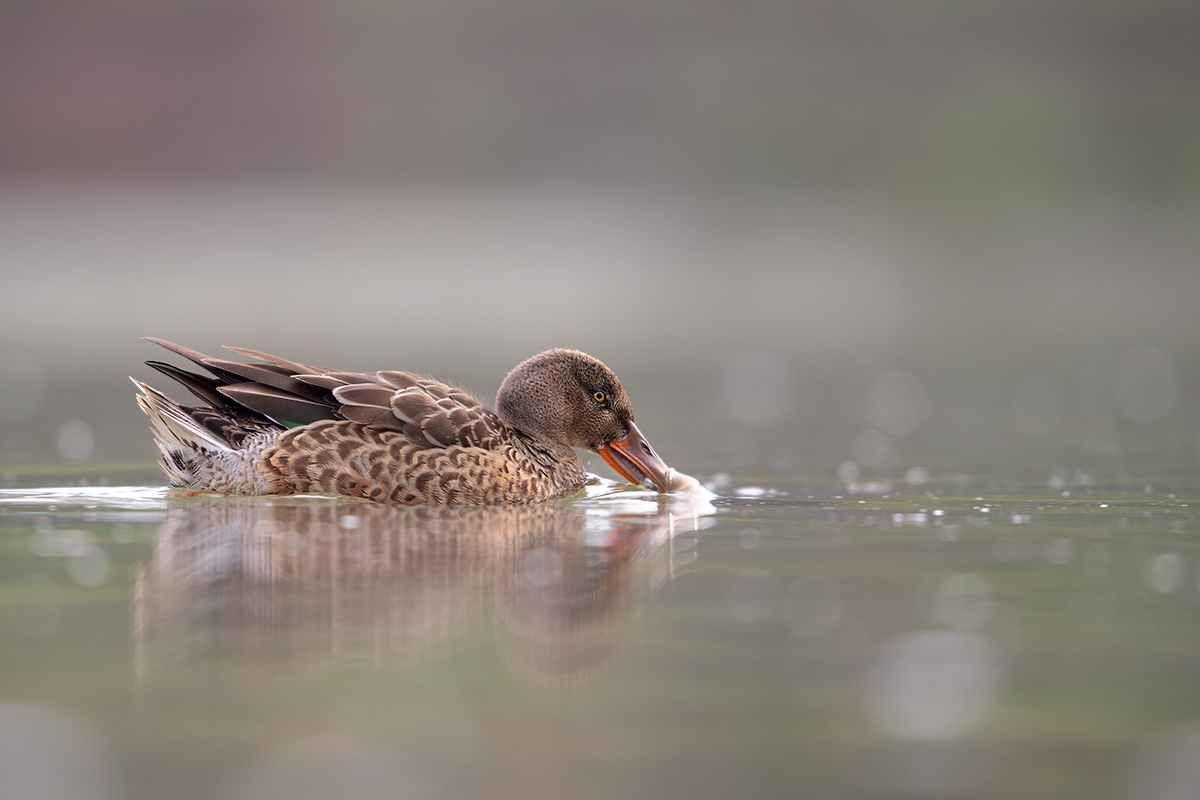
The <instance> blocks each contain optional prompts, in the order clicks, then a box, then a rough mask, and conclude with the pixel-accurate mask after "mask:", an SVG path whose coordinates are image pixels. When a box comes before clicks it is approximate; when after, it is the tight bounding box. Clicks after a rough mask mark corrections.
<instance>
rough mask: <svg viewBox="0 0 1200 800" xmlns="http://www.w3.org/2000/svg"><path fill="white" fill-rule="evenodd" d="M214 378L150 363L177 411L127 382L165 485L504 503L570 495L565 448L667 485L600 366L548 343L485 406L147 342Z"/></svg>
mask: <svg viewBox="0 0 1200 800" xmlns="http://www.w3.org/2000/svg"><path fill="white" fill-rule="evenodd" d="M150 341H152V342H154V343H156V344H159V345H161V346H163V347H165V348H167V349H168V350H171V351H172V352H174V353H176V354H178V355H181V356H183V357H184V358H187V359H189V360H190V361H192V362H193V363H195V364H197V365H199V366H201V367H203V368H204V369H205V370H207V371H208V372H209V373H211V375H212V377H209V376H208V375H201V374H197V373H193V372H189V371H186V370H183V369H180V368H178V367H175V366H173V365H170V364H166V363H162V362H157V361H148V362H146V363H147V364H148V365H150V366H152V367H154V368H155V369H157V370H159V371H160V372H162V373H164V374H166V375H168V376H170V377H171V378H173V379H175V380H177V381H179V382H180V383H181V384H183V385H184V386H185V387H187V388H188V389H189V390H190V391H191V392H192V393H193V394H194V395H196V396H197V397H199V398H200V399H201V400H203V401H204V403H205V405H204V406H196V407H191V406H184V405H181V404H180V403H177V402H176V401H174V400H172V399H171V398H169V397H167V396H166V395H164V394H163V393H161V392H159V391H157V390H156V389H153V388H152V387H150V386H148V385H146V384H145V383H142V382H140V381H137V380H134V383H135V385H137V387H138V389H139V395H138V397H137V400H138V405H139V406H140V407H141V408H142V410H143V411H144V412H145V413H146V414H147V415H148V416H149V417H150V420H151V426H152V429H153V431H154V435H155V441H156V443H157V444H158V447H159V450H160V451H161V452H162V456H163V459H162V467H163V470H164V471H165V472H166V474H167V477H168V480H169V481H170V483H171V484H172V485H173V486H177V487H182V488H189V489H195V490H199V491H215V492H227V493H233V494H253V495H264V494H307V493H326V494H339V495H346V496H350V497H361V498H364V499H367V500H373V501H376V502H383V503H400V504H407V505H414V504H426V503H428V504H437V505H516V504H526V503H536V502H542V501H546V500H552V499H555V498H558V497H562V496H563V495H566V494H569V493H570V492H572V491H574V490H576V489H578V488H579V487H580V486H582V485H583V483H584V482H585V481H586V480H587V474H586V472H585V470H584V468H583V464H582V462H580V460H579V458H578V456H576V455H575V452H574V450H573V448H575V447H579V448H581V449H587V450H591V451H593V452H597V453H599V454H600V455H601V456H603V457H604V458H605V460H606V461H608V462H609V463H610V464H611V465H613V467H614V468H616V469H617V471H618V472H620V473H621V474H622V475H624V476H625V477H626V478H627V479H629V480H630V481H631V482H634V483H641V482H643V481H647V482H652V483H654V484H655V485H656V486H657V487H658V488H659V490H660V491H667V490H669V485H670V478H669V477H668V473H669V470H668V469H667V467H666V465H665V464H663V463H662V462H661V461H660V460H659V459H658V457H657V455H655V454H654V452H653V450H652V449H651V448H650V446H649V444H648V443H647V442H646V441H645V440H644V439H643V438H642V436H641V433H640V432H639V431H638V429H637V426H636V425H634V423H633V413H632V410H631V408H630V405H629V401H628V398H627V397H626V395H625V392H624V390H623V389H622V388H621V385H620V382H619V381H618V380H617V378H616V376H615V375H614V374H613V373H612V372H611V371H610V370H609V369H608V368H607V367H605V366H604V365H603V364H602V363H601V362H600V361H598V360H596V359H594V358H592V357H591V356H588V355H586V354H584V353H580V352H579V351H575V350H550V351H546V352H545V353H541V354H539V355H537V356H534V357H533V358H530V359H528V360H526V361H524V362H522V363H521V364H519V365H518V366H517V367H516V368H514V369H513V370H512V372H510V373H509V375H508V377H507V378H505V381H504V384H503V385H502V386H501V388H500V392H499V394H498V395H497V409H498V410H497V411H493V410H492V409H491V408H489V407H488V406H486V405H485V404H483V403H482V402H480V401H479V400H477V399H476V398H474V397H472V396H471V395H470V394H468V393H467V392H465V391H463V390H461V389H457V388H455V387H452V386H449V385H447V384H444V383H441V382H439V381H435V380H431V379H428V378H422V377H420V376H418V375H415V374H413V373H410V372H397V371H381V372H375V373H351V372H341V371H338V370H333V369H328V368H325V367H312V366H306V365H303V364H298V363H296V362H292V361H287V360H285V359H281V358H278V357H275V356H271V355H268V354H266V353H260V352H258V351H254V350H245V349H242V348H229V349H230V350H232V351H234V352H236V353H238V354H240V355H243V356H247V357H250V358H255V359H259V363H249V364H247V363H241V362H235V361H227V360H223V359H218V358H213V357H211V356H207V355H204V354H203V353H199V352H197V351H194V350H190V349H188V348H185V347H182V346H180V345H176V344H173V343H171V342H166V341H163V340H160V339H150Z"/></svg>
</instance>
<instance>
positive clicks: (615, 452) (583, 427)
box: [496, 350, 672, 492]
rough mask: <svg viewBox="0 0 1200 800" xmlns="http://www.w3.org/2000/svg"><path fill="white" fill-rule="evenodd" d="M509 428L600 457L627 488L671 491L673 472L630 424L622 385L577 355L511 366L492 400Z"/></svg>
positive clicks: (554, 353)
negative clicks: (640, 486)
mask: <svg viewBox="0 0 1200 800" xmlns="http://www.w3.org/2000/svg"><path fill="white" fill-rule="evenodd" d="M496 412H497V413H498V414H499V415H500V418H501V419H502V420H504V422H506V423H507V424H509V425H512V426H513V427H515V428H518V429H520V430H522V431H524V432H525V433H528V434H531V435H533V436H535V437H539V438H543V439H548V440H550V441H551V442H555V443H557V444H564V445H567V446H568V447H577V448H579V449H581V450H590V451H591V452H593V453H598V454H599V455H600V456H601V457H602V458H603V459H604V460H605V461H607V462H608V464H609V466H611V467H612V468H613V469H615V470H616V471H617V472H618V473H620V474H621V475H622V476H623V477H624V478H625V479H626V480H628V481H630V482H631V483H639V484H640V483H644V482H645V481H647V480H649V481H650V482H652V483H653V484H654V486H655V487H656V488H657V489H658V490H659V491H660V492H669V491H671V487H672V481H671V478H670V473H671V470H670V469H669V468H668V467H667V465H666V464H664V463H663V462H662V459H660V458H659V457H658V456H657V455H656V454H655V452H654V449H653V448H651V447H650V443H649V442H647V441H646V440H645V438H644V437H643V436H642V434H641V431H639V430H638V429H637V425H634V424H633V408H632V407H631V406H630V404H629V398H628V397H627V396H626V394H625V390H624V389H622V388H621V382H620V381H619V380H617V376H616V375H614V374H613V371H612V370H610V369H609V368H608V367H606V366H604V364H603V363H601V362H600V361H599V360H597V359H595V358H592V357H591V356H589V355H587V354H586V353H581V352H579V351H578V350H547V351H546V352H544V353H539V354H538V355H536V356H534V357H533V358H530V359H526V360H525V361H522V362H521V363H520V364H518V365H517V366H515V367H514V368H513V370H512V372H510V373H508V377H506V378H505V379H504V383H503V384H501V385H500V391H499V393H498V394H497V395H496Z"/></svg>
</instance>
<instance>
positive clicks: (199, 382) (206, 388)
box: [144, 361, 234, 408]
mask: <svg viewBox="0 0 1200 800" xmlns="http://www.w3.org/2000/svg"><path fill="white" fill-rule="evenodd" d="M144 363H145V364H146V366H148V367H153V368H154V369H156V370H158V371H159V372H161V373H162V374H163V375H166V376H167V377H168V378H173V379H174V380H177V381H179V382H180V383H181V384H183V386H184V387H185V388H186V389H187V390H188V391H189V392H191V393H192V394H194V395H196V397H199V398H200V399H201V400H203V401H204V402H206V403H208V404H209V405H210V406H212V407H213V408H233V407H234V404H233V403H231V402H230V401H229V399H228V398H227V397H225V396H224V395H222V394H221V393H220V392H218V391H217V387H219V386H220V385H221V382H220V381H219V380H217V379H216V378H209V377H206V376H204V375H197V374H196V373H194V372H188V371H187V370H186V369H180V368H179V367H177V366H175V365H174V364H167V363H166V362H164V361H146V362H144Z"/></svg>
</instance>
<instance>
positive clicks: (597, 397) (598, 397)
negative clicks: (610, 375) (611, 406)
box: [592, 392, 604, 403]
mask: <svg viewBox="0 0 1200 800" xmlns="http://www.w3.org/2000/svg"><path fill="white" fill-rule="evenodd" d="M592 399H593V400H595V401H596V402H597V403H603V402H604V392H596V393H595V394H594V395H592Z"/></svg>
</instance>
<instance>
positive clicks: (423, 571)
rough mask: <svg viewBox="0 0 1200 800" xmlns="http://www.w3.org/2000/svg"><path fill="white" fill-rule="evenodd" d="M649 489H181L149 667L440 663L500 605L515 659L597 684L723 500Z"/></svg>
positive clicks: (146, 600)
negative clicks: (389, 500)
mask: <svg viewBox="0 0 1200 800" xmlns="http://www.w3.org/2000/svg"><path fill="white" fill-rule="evenodd" d="M647 497H653V495H650V494H648V493H645V492H622V493H618V494H617V495H616V496H608V497H599V498H593V499H591V500H589V501H581V502H577V503H575V504H572V505H568V506H532V507H513V508H435V507H427V506H419V507H398V506H382V505H374V504H368V503H360V502H346V501H342V500H325V499H321V500H317V499H311V498H308V499H306V498H269V499H267V498H224V497H222V498H212V499H208V498H194V499H187V500H183V501H180V502H179V503H178V504H177V505H175V507H172V508H170V510H169V511H168V514H167V520H166V521H165V522H164V523H163V524H162V526H161V527H160V528H159V531H158V534H157V537H156V540H155V547H154V555H153V558H152V561H151V563H150V565H149V568H148V569H143V570H142V572H141V573H139V575H138V579H137V588H136V591H135V595H134V620H135V621H134V628H135V635H136V642H137V670H138V673H139V675H146V674H148V673H153V671H154V670H155V669H156V668H158V667H161V666H164V665H166V664H168V663H172V662H177V661H182V660H195V659H198V658H204V657H214V656H223V655H229V656H232V657H233V658H236V659H240V660H245V661H250V662H254V661H257V660H267V661H271V660H284V661H286V662H289V663H302V662H313V661H316V662H325V661H330V660H333V659H337V658H352V657H368V658H372V659H374V660H375V661H377V662H385V661H393V660H406V659H412V658H422V657H430V656H431V655H433V654H435V653H436V650H437V648H438V646H440V645H445V644H448V643H449V642H451V641H452V640H453V639H454V638H455V637H456V635H457V634H459V633H460V632H462V631H463V630H465V629H466V628H467V627H468V626H470V625H472V624H473V623H475V622H476V621H477V620H478V618H479V617H480V615H481V614H483V613H484V612H485V611H486V610H487V608H488V603H489V600H493V601H494V605H495V609H496V611H497V620H498V629H499V635H500V639H501V641H502V644H503V649H504V652H505V653H506V655H507V656H508V657H509V659H510V660H511V661H512V662H513V663H514V664H515V665H517V666H518V667H519V668H520V669H522V670H523V671H525V672H526V673H528V674H530V675H533V676H535V677H537V678H538V679H540V680H545V681H548V682H554V683H560V682H575V681H579V680H586V679H587V678H589V677H591V676H593V675H595V674H597V673H598V672H599V671H600V670H602V669H603V667H604V665H605V664H606V663H607V661H608V659H609V657H610V655H611V654H612V653H613V652H614V650H615V648H616V641H617V634H618V632H619V631H620V629H621V628H622V626H623V624H624V623H625V622H626V621H627V620H628V619H629V618H630V616H631V615H632V613H633V610H634V609H635V608H636V607H637V605H638V604H639V602H640V601H641V600H642V599H644V597H645V596H646V595H648V594H649V593H650V592H652V591H654V590H655V589H656V588H657V587H658V586H660V585H661V584H662V582H663V581H665V580H666V579H667V578H668V577H669V576H670V574H671V571H672V569H673V548H672V546H671V543H670V542H671V536H672V535H673V534H674V533H676V532H678V531H679V530H695V529H697V528H699V527H706V525H707V524H708V522H709V521H708V520H705V519H703V517H704V516H705V515H708V514H711V513H712V511H713V509H712V506H711V505H709V504H708V503H707V502H706V501H703V500H700V501H696V502H695V503H692V504H687V505H685V507H683V508H681V507H680V506H679V501H678V500H672V501H671V503H673V504H674V505H670V506H669V505H667V504H666V502H665V501H664V503H663V504H660V503H659V502H658V501H652V500H647V499H645V498H647Z"/></svg>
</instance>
